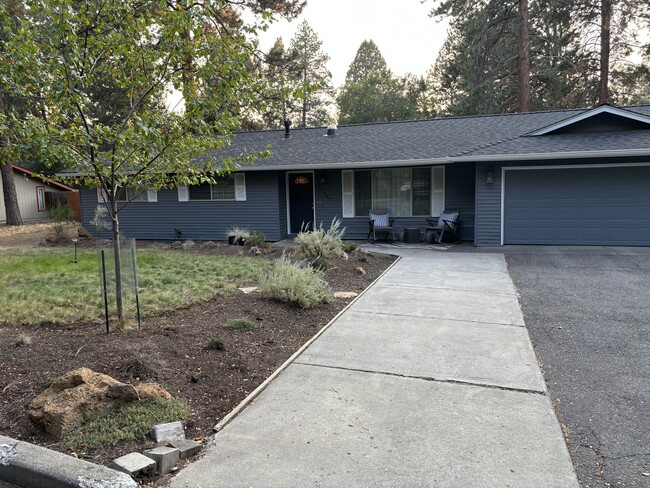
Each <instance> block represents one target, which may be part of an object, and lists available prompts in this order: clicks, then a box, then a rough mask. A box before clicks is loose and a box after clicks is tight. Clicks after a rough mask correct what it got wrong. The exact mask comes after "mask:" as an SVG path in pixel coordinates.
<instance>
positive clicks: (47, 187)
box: [0, 164, 76, 224]
mask: <svg viewBox="0 0 650 488" xmlns="http://www.w3.org/2000/svg"><path fill="white" fill-rule="evenodd" d="M11 167H12V169H13V173H14V181H15V183H16V196H17V197H18V208H19V209H20V216H21V217H22V219H23V221H24V222H34V221H38V220H45V219H47V210H49V209H50V208H51V207H52V206H53V205H56V204H57V203H59V202H61V203H66V198H65V195H66V194H67V193H68V192H75V191H76V190H74V189H72V188H70V187H69V186H66V185H63V184H61V183H57V182H56V181H52V180H49V179H46V180H43V179H42V178H41V177H40V176H39V175H38V174H36V173H34V172H33V171H30V170H28V169H25V168H21V167H20V166H16V165H15V164H12V165H11ZM6 222H7V213H6V210H5V201H4V193H3V188H2V176H0V224H4V223H6Z"/></svg>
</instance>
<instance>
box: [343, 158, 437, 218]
mask: <svg viewBox="0 0 650 488" xmlns="http://www.w3.org/2000/svg"><path fill="white" fill-rule="evenodd" d="M443 207H444V167H442V166H436V167H433V168H432V167H418V168H380V169H372V170H355V171H352V170H349V171H343V216H344V217H353V216H356V217H367V216H368V213H369V211H370V209H371V208H387V209H389V211H390V214H391V216H392V217H417V216H422V217H425V216H432V215H433V216H436V215H439V214H440V213H441V212H442V211H443Z"/></svg>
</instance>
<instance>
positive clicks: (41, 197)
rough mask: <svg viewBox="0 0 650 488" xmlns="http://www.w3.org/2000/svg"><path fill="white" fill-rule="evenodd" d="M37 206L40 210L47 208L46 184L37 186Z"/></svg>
mask: <svg viewBox="0 0 650 488" xmlns="http://www.w3.org/2000/svg"><path fill="white" fill-rule="evenodd" d="M36 206H37V208H38V211H39V212H42V211H43V210H45V187H44V186H37V187H36Z"/></svg>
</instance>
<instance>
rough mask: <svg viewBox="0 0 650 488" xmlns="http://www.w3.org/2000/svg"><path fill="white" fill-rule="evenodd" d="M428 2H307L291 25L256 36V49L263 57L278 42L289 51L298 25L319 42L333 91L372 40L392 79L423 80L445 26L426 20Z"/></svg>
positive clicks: (276, 26)
mask: <svg viewBox="0 0 650 488" xmlns="http://www.w3.org/2000/svg"><path fill="white" fill-rule="evenodd" d="M431 6H432V2H431V1H427V2H425V3H424V4H422V3H421V1H420V0H307V6H306V7H305V9H304V10H303V13H302V14H301V15H300V16H299V17H298V18H296V19H295V20H293V21H292V22H287V21H286V20H281V21H276V22H275V23H274V24H272V25H271V27H270V28H269V30H268V31H266V32H262V33H261V34H260V47H261V48H262V50H264V51H268V50H269V48H271V47H272V46H273V43H274V42H275V40H276V39H277V38H278V37H282V39H283V40H284V45H285V47H289V43H290V42H291V38H292V37H293V35H294V34H295V32H296V29H297V27H298V24H300V22H302V21H303V20H306V21H307V22H308V23H309V25H310V26H311V27H312V29H314V31H315V32H316V34H317V35H318V37H319V39H320V40H321V41H322V42H323V46H322V51H323V52H325V53H326V54H328V55H329V56H330V58H331V59H330V61H329V64H328V67H329V70H330V71H331V72H332V81H333V84H334V86H335V87H339V86H341V85H342V84H343V83H344V82H345V74H346V73H347V71H348V67H349V66H350V63H351V62H352V60H353V59H354V55H355V54H356V52H357V49H359V46H360V45H361V43H362V42H363V41H364V40H366V39H372V40H373V41H374V42H375V44H377V46H378V47H379V50H380V51H381V53H382V54H383V55H384V58H385V59H386V64H387V65H388V67H389V68H390V69H391V70H392V71H393V73H394V74H396V75H404V74H406V73H413V74H415V75H424V74H426V72H427V71H428V69H429V68H430V67H431V65H432V64H433V63H434V61H435V60H436V57H437V55H438V51H439V50H440V48H441V47H442V44H443V42H444V41H445V38H446V36H447V22H446V21H443V22H440V21H437V20H435V19H432V18H431V17H429V11H430V10H431Z"/></svg>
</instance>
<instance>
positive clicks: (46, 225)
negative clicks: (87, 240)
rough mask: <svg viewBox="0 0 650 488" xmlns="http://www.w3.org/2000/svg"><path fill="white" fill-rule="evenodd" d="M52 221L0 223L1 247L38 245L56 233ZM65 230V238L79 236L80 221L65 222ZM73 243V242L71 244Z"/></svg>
mask: <svg viewBox="0 0 650 488" xmlns="http://www.w3.org/2000/svg"><path fill="white" fill-rule="evenodd" d="M55 225H56V224H54V223H52V222H39V223H34V224H25V225H19V226H15V225H6V224H2V225H0V249H3V248H5V249H9V248H17V247H18V248H26V247H36V246H39V245H41V244H43V243H44V242H45V238H46V237H47V236H49V235H52V234H53V233H54V230H53V228H54V226H55ZM62 225H63V232H64V234H65V238H66V239H69V240H71V239H72V238H74V237H77V227H79V224H78V223H74V222H71V223H65V224H62ZM70 245H72V244H70Z"/></svg>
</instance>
